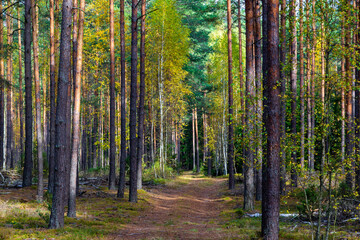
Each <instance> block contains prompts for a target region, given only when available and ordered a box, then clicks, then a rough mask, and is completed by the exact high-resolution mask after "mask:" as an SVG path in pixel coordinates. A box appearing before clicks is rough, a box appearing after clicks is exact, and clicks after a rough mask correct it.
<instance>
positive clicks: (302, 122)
mask: <svg viewBox="0 0 360 240" xmlns="http://www.w3.org/2000/svg"><path fill="white" fill-rule="evenodd" d="M299 12H300V17H299V28H300V36H299V50H300V86H299V87H300V131H301V135H300V165H301V170H303V169H304V166H305V100H304V89H305V84H304V75H305V74H304V19H303V18H304V8H303V0H299Z"/></svg>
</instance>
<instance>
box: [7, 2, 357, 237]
mask: <svg viewBox="0 0 360 240" xmlns="http://www.w3.org/2000/svg"><path fill="white" fill-rule="evenodd" d="M0 12H1V18H0V76H1V81H0V170H2V171H1V178H2V179H3V182H2V183H1V186H2V187H3V188H4V189H5V188H9V187H11V186H9V183H5V179H6V176H7V175H11V173H14V174H18V175H20V176H22V178H21V182H20V183H19V184H15V185H14V186H12V187H21V188H26V187H30V188H31V186H32V185H36V188H35V189H36V199H34V200H36V201H37V203H39V204H48V205H49V212H48V213H47V214H48V215H49V216H48V219H47V221H46V224H47V226H48V227H49V228H50V229H61V228H64V226H65V227H66V221H65V223H64V216H67V217H69V218H76V217H77V202H79V200H78V201H77V198H79V197H80V196H81V194H82V191H81V188H82V186H81V181H82V180H81V179H84V178H86V176H88V175H89V173H94V172H95V173H98V174H95V176H96V177H102V178H103V179H106V181H107V188H108V189H109V191H110V192H111V193H112V194H114V195H115V194H116V198H118V199H125V198H126V199H127V200H128V201H129V202H133V203H134V204H135V205H136V204H139V203H136V202H138V200H139V199H138V194H139V190H141V189H143V188H144V186H143V185H148V184H149V183H150V184H154V183H159V182H162V181H164V182H166V181H171V180H170V179H173V178H174V177H176V175H181V173H182V172H183V171H192V172H193V173H194V174H195V175H196V174H203V175H205V176H207V177H212V178H214V179H220V178H223V177H224V176H225V177H227V178H228V186H227V188H228V189H229V191H230V192H232V193H233V194H235V195H236V194H237V195H239V194H240V195H241V196H242V197H241V198H238V199H239V200H238V202H237V205H241V206H242V207H241V208H239V209H240V210H238V212H241V214H240V215H246V214H249V213H254V211H255V212H257V211H258V210H261V213H262V215H261V225H259V228H258V229H257V231H260V228H261V234H260V233H259V234H258V237H260V236H262V237H263V239H279V234H280V235H281V231H283V230H281V228H280V227H279V224H280V225H281V217H280V216H281V215H280V212H282V213H284V212H283V211H282V206H283V205H284V204H285V205H286V201H287V200H286V199H287V198H288V197H290V199H291V198H292V197H294V196H295V198H296V206H295V207H294V208H295V212H297V213H298V215H297V217H298V218H300V219H302V220H303V221H306V222H309V223H310V224H309V226H308V227H307V229H308V233H311V238H309V239H330V238H331V239H336V238H338V237H340V236H339V235H336V230H335V229H336V227H337V226H338V223H339V224H340V223H344V222H348V221H351V224H353V226H355V227H354V228H355V229H356V228H357V227H359V218H358V217H359V214H360V198H359V193H360V88H359V86H360V66H359V64H358V61H359V58H360V55H359V54H360V51H359V50H360V1H355V0H353V1H351V0H317V1H315V0H280V1H279V0H262V1H260V0H242V1H240V0H233V1H231V0H227V1H225V0H223V1H219V0H204V1H191V0H147V1H146V0H132V1H124V0H118V1H114V0H97V1H95V0H87V1H85V0H62V1H60V0H37V1H35V0H24V1H15V0H7V1H2V2H1V4H0ZM239 185H240V186H239ZM223 187H224V188H225V186H223ZM240 188H241V189H242V191H241V193H238V191H237V189H240ZM146 190H147V188H145V191H146ZM142 193H143V192H140V194H142ZM0 199H1V196H0ZM240 199H241V200H240ZM44 202H45V203H44ZM260 206H261V207H260ZM66 212H67V213H66ZM194 214H196V213H194ZM0 222H1V221H0ZM293 225H296V224H295V223H294V224H293ZM296 227H297V225H296V226H295V228H296ZM349 231H350V230H349ZM304 234H305V233H304ZM199 236H200V235H199ZM281 236H282V235H281ZM304 236H305V235H304ZM357 237H359V235H357ZM357 237H356V236H355V238H346V239H357ZM201 238H202V237H199V238H198V239H201ZM5 239H6V238H5ZM9 239H10V238H9ZM89 239H90V238H89ZM134 239H135V238H134ZM165 239H167V238H165ZM169 239H172V238H169ZM204 239H207V238H204ZM211 239H212V238H211ZM214 239H215V238H214ZM224 239H225V238H224ZM231 239H233V238H231ZM234 239H237V238H236V236H235V238H234ZM238 239H242V237H239V238H238ZM252 239H254V238H252ZM284 239H292V237H289V238H284ZM294 239H295V238H294ZM296 239H297V238H296ZM299 239H304V238H299ZM306 239H307V238H306Z"/></svg>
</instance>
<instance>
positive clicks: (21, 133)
mask: <svg viewBox="0 0 360 240" xmlns="http://www.w3.org/2000/svg"><path fill="white" fill-rule="evenodd" d="M0 11H2V10H1V9H0ZM17 13H18V45H19V46H18V49H19V51H18V54H19V88H20V90H19V110H18V111H19V115H20V119H19V124H20V136H21V137H20V156H21V157H22V154H23V151H24V140H23V136H24V107H23V87H22V86H23V75H22V43H21V22H20V19H21V17H20V7H18V9H17ZM0 26H2V25H1V23H0ZM0 34H1V32H0ZM0 44H1V43H0ZM0 61H1V60H0ZM0 65H1V63H0ZM0 71H1V70H0ZM0 75H1V74H0ZM0 101H1V97H0ZM0 109H1V107H0ZM0 111H1V110H0ZM0 121H1V120H0ZM0 129H2V128H1V123H0ZM0 138H1V135H0ZM0 141H1V140H0ZM0 147H1V144H0ZM1 156H2V155H1V154H0V157H1ZM0 165H1V159H0ZM0 168H1V166H0Z"/></svg>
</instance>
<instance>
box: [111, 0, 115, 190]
mask: <svg viewBox="0 0 360 240" xmlns="http://www.w3.org/2000/svg"><path fill="white" fill-rule="evenodd" d="M109 3H110V86H109V88H110V149H109V150H110V169H109V189H110V190H115V188H116V187H115V179H116V173H115V152H116V145H115V41H114V0H110V1H109Z"/></svg>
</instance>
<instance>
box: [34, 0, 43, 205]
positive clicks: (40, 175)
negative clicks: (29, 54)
mask: <svg viewBox="0 0 360 240" xmlns="http://www.w3.org/2000/svg"><path fill="white" fill-rule="evenodd" d="M31 5H32V11H31V15H32V22H33V52H34V81H35V109H36V131H37V133H36V136H37V147H38V149H37V155H38V189H37V190H38V191H37V200H38V201H40V202H42V200H43V191H44V183H43V165H44V159H43V134H42V124H41V94H40V75H39V42H38V27H39V24H38V13H37V6H36V3H35V0H32V1H31Z"/></svg>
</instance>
